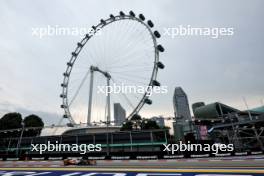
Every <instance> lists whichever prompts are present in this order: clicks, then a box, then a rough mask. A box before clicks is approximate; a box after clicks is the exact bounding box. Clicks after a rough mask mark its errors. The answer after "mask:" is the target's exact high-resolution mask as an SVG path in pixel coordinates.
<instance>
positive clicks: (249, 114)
mask: <svg viewBox="0 0 264 176" xmlns="http://www.w3.org/2000/svg"><path fill="white" fill-rule="evenodd" d="M243 101H244V103H245V105H246V108H247V112H248V116H249V119H250V120H252V116H251V113H250V110H249V108H248V104H247V100H246V98H245V97H243Z"/></svg>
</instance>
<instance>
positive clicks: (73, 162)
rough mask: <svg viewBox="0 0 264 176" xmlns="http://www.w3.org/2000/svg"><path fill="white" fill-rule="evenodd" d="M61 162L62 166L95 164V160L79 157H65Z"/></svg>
mask: <svg viewBox="0 0 264 176" xmlns="http://www.w3.org/2000/svg"><path fill="white" fill-rule="evenodd" d="M63 164H64V166H69V165H79V166H88V165H96V161H95V160H87V159H80V160H74V159H65V160H63Z"/></svg>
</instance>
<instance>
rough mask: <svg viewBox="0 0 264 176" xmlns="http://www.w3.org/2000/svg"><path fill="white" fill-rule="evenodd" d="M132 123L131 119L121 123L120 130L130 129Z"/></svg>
mask: <svg viewBox="0 0 264 176" xmlns="http://www.w3.org/2000/svg"><path fill="white" fill-rule="evenodd" d="M132 129H133V123H132V122H131V121H127V122H125V123H124V124H123V126H122V127H121V129H120V131H132Z"/></svg>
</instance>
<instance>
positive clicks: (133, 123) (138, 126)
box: [120, 114, 160, 131]
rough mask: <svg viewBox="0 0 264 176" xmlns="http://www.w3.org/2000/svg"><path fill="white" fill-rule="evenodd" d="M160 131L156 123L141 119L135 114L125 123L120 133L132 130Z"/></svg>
mask: <svg viewBox="0 0 264 176" xmlns="http://www.w3.org/2000/svg"><path fill="white" fill-rule="evenodd" d="M154 129H160V127H159V126H158V124H157V123H156V121H154V120H151V119H142V118H141V116H140V115H138V114H135V115H133V116H132V117H131V119H130V120H128V121H126V122H125V123H124V124H123V126H122V127H121V129H120V130H121V131H132V130H154Z"/></svg>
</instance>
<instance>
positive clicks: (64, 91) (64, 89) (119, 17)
mask: <svg viewBox="0 0 264 176" xmlns="http://www.w3.org/2000/svg"><path fill="white" fill-rule="evenodd" d="M120 13H121V12H120ZM122 20H133V21H136V22H138V23H140V24H142V25H144V27H145V28H146V29H147V31H148V33H149V34H150V35H151V39H152V42H153V47H154V53H155V54H154V63H153V67H152V73H151V77H150V81H149V83H148V86H150V87H153V86H155V85H154V84H153V81H154V80H156V78H157V73H158V69H159V67H158V65H157V63H158V62H159V50H158V44H157V39H156V36H155V35H154V32H152V29H151V27H150V26H149V25H148V24H147V23H145V22H144V20H142V19H140V18H139V17H136V16H131V15H125V14H123V15H116V16H112V17H110V18H108V19H106V20H101V21H100V23H99V24H97V25H96V26H92V29H94V33H93V35H89V34H86V35H85V37H83V38H82V40H81V41H80V42H78V43H77V47H76V48H75V50H74V52H72V56H71V58H70V61H69V62H68V63H67V68H66V71H65V72H64V74H63V76H64V78H63V83H62V84H61V86H62V94H61V98H62V105H61V108H63V109H64V113H65V114H64V118H68V119H69V121H70V122H71V123H72V124H73V125H76V124H77V123H76V122H75V120H74V118H73V116H72V114H71V111H70V107H69V101H68V86H69V80H70V75H71V71H72V69H73V66H74V63H75V62H76V60H77V59H78V55H79V54H80V53H81V51H82V49H83V48H84V46H85V45H86V43H87V42H88V41H89V40H90V39H91V38H92V37H93V36H94V35H95V34H96V33H97V32H98V30H97V29H99V30H102V29H103V28H104V27H106V26H108V25H110V24H111V23H114V22H117V21H122ZM162 52H163V51H162ZM146 99H148V96H147V91H145V93H144V94H143V96H142V98H140V101H139V102H138V103H137V105H136V107H135V108H134V109H133V110H132V112H131V113H130V114H129V115H128V116H127V117H126V118H131V117H132V116H133V115H134V114H137V113H138V112H139V111H140V110H141V109H142V107H143V106H144V104H145V100H146Z"/></svg>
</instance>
